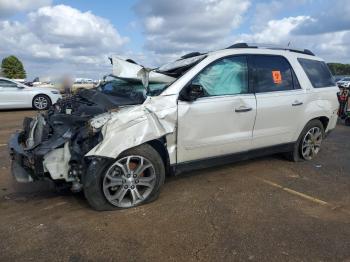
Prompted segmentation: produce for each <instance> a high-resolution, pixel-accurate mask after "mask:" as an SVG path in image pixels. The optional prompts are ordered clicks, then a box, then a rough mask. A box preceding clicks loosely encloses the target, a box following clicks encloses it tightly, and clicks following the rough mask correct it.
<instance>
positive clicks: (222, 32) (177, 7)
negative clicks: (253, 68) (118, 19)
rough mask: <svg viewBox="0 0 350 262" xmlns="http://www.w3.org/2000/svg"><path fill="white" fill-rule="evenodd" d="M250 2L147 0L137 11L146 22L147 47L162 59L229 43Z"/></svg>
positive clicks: (140, 3) (234, 0)
mask: <svg viewBox="0 0 350 262" xmlns="http://www.w3.org/2000/svg"><path fill="white" fill-rule="evenodd" d="M249 6H250V1H249V0H192V1H188V0H177V1H159V0H145V1H140V2H139V3H138V4H137V5H136V6H135V11H136V13H137V14H138V16H139V17H140V18H141V20H143V22H144V30H145V31H144V33H145V48H146V50H148V51H149V52H151V54H152V57H153V54H155V55H158V58H157V60H158V61H159V60H163V59H160V58H169V57H171V56H173V55H174V54H180V53H183V52H188V51H193V50H199V51H201V50H210V49H213V48H217V47H222V46H224V45H225V44H228V42H227V43H226V41H227V40H228V37H229V36H230V35H231V33H232V31H233V30H235V29H236V28H238V27H239V26H240V25H241V23H242V20H243V16H244V14H245V12H246V11H247V9H248V7H249Z"/></svg>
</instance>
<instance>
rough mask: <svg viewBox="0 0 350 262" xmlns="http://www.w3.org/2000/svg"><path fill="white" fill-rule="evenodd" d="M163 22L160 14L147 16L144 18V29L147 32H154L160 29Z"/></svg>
mask: <svg viewBox="0 0 350 262" xmlns="http://www.w3.org/2000/svg"><path fill="white" fill-rule="evenodd" d="M163 24H164V18H163V17H161V16H151V17H147V18H146V20H145V27H146V30H147V31H149V32H156V31H158V30H160V29H161V27H162V25H163Z"/></svg>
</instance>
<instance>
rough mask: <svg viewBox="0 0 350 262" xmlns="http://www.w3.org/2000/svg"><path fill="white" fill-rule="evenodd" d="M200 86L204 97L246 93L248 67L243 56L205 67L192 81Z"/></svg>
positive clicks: (222, 60)
mask: <svg viewBox="0 0 350 262" xmlns="http://www.w3.org/2000/svg"><path fill="white" fill-rule="evenodd" d="M192 84H196V85H201V86H202V87H203V89H204V93H205V95H206V96H220V95H235V94H245V93H248V66H247V58H246V57H245V56H235V57H227V58H223V59H220V60H219V61H216V62H214V63H213V64H211V65H209V66H207V67H206V68H205V69H204V70H203V71H202V72H200V73H199V74H198V75H197V76H196V77H195V78H194V79H193V80H192Z"/></svg>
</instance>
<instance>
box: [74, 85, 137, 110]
mask: <svg viewBox="0 0 350 262" xmlns="http://www.w3.org/2000/svg"><path fill="white" fill-rule="evenodd" d="M77 95H78V96H80V97H82V98H83V99H86V100H87V101H89V102H91V103H94V104H97V105H99V106H103V107H104V108H105V109H111V108H115V107H116V106H124V105H136V104H142V103H143V101H144V98H143V97H142V96H139V97H130V96H121V95H120V96H112V95H106V94H103V93H101V92H99V91H97V90H95V89H82V90H81V91H79V92H78V94H77Z"/></svg>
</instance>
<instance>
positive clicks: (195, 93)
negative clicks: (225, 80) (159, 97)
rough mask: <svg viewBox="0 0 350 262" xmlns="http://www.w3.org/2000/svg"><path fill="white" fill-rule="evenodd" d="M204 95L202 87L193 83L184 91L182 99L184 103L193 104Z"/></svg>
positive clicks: (181, 95)
mask: <svg viewBox="0 0 350 262" xmlns="http://www.w3.org/2000/svg"><path fill="white" fill-rule="evenodd" d="M203 95H204V90H203V87H202V86H201V85H198V84H193V83H191V84H189V85H188V86H187V87H186V88H184V89H183V90H182V92H181V94H180V98H181V99H182V100H184V101H189V102H192V101H194V100H196V99H197V98H200V97H202V96H203Z"/></svg>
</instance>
